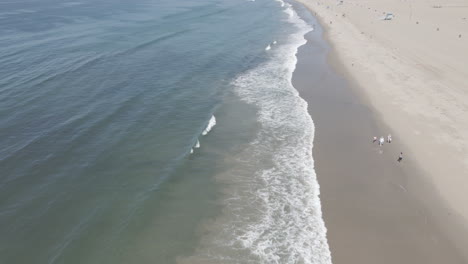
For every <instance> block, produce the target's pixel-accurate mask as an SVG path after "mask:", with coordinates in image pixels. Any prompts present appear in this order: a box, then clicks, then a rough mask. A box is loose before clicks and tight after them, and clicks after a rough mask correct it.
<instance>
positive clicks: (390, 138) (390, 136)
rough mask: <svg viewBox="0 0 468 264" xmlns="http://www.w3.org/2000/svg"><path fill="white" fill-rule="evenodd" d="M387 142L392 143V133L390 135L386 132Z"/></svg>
mask: <svg viewBox="0 0 468 264" xmlns="http://www.w3.org/2000/svg"><path fill="white" fill-rule="evenodd" d="M387 142H388V143H392V135H391V134H388V136H387Z"/></svg>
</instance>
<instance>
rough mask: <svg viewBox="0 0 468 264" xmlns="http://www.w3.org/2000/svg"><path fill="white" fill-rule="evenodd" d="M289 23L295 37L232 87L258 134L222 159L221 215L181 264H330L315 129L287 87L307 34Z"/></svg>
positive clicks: (292, 18)
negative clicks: (252, 112)
mask: <svg viewBox="0 0 468 264" xmlns="http://www.w3.org/2000/svg"><path fill="white" fill-rule="evenodd" d="M287 9H289V10H285V12H294V11H293V10H292V9H291V7H290V6H289V7H288V8H287ZM288 14H289V13H288ZM288 21H289V22H290V23H293V24H294V25H295V26H296V28H297V32H296V33H295V34H292V35H290V36H289V39H287V40H285V41H282V44H281V45H278V46H276V48H275V49H274V50H272V52H271V60H269V61H268V62H265V63H263V64H261V65H259V66H258V67H256V68H254V69H252V70H249V71H247V72H245V73H243V74H241V75H240V76H238V77H237V78H236V79H235V80H234V81H233V82H232V85H233V86H234V89H235V92H236V94H237V95H238V96H239V97H240V98H241V99H242V100H243V101H244V102H246V103H248V104H251V105H253V106H255V107H256V108H257V110H258V112H257V113H258V116H257V120H258V122H259V124H260V126H261V129H259V131H258V134H257V135H256V137H255V140H254V141H253V142H250V143H249V144H248V145H247V146H245V147H244V146H243V147H242V151H241V153H239V154H236V155H235V156H233V157H231V158H230V159H229V160H230V161H231V162H233V164H232V167H233V168H231V169H230V170H228V171H226V172H224V173H222V174H220V175H218V176H217V178H218V179H219V180H220V181H221V182H223V183H225V184H226V186H227V187H226V189H225V190H224V193H225V199H224V200H223V204H224V206H223V207H224V209H223V215H222V216H221V217H220V218H219V219H217V220H216V221H215V222H213V223H211V224H210V228H209V230H210V232H212V236H211V237H209V238H207V239H205V240H204V244H205V246H204V247H203V248H201V249H198V251H197V253H196V254H195V256H193V257H190V258H187V259H184V260H183V261H181V263H208V262H209V263H265V264H266V263H268V264H270V263H278V264H279V263H281V264H283V263H286V264H287V263H291V264H292V263H305V264H331V256H330V250H329V247H328V243H327V239H326V228H325V224H324V221H323V219H322V211H321V204H320V199H319V192H320V190H319V185H318V182H317V178H316V174H315V171H314V160H313V157H312V147H313V138H314V124H313V121H312V118H311V117H310V115H309V114H308V111H307V103H306V102H305V101H304V100H303V99H302V98H301V97H300V96H299V93H298V92H297V91H296V90H295V89H294V87H293V86H292V83H291V79H292V75H293V72H294V70H295V67H296V63H297V59H296V57H295V54H296V53H297V49H298V47H299V46H301V45H303V44H305V42H306V40H305V39H304V35H305V34H306V33H307V32H308V31H311V30H312V28H311V27H310V26H308V25H307V24H306V23H305V22H304V21H302V20H301V19H300V18H299V17H298V16H296V15H289V16H288ZM283 42H284V43H286V44H283Z"/></svg>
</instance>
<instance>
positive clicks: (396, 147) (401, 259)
mask: <svg viewBox="0 0 468 264" xmlns="http://www.w3.org/2000/svg"><path fill="white" fill-rule="evenodd" d="M298 2H304V1H298ZM302 4H303V3H302ZM305 7H307V9H308V10H309V11H310V12H311V14H314V11H313V10H312V9H311V8H310V7H308V6H307V5H305ZM315 17H316V18H317V19H318V20H319V22H318V24H320V25H323V24H324V23H323V21H320V17H319V16H317V15H315ZM317 35H320V36H317ZM322 35H323V36H322ZM319 38H323V39H325V41H323V40H322V42H326V45H325V46H323V43H320V40H319ZM307 40H308V43H307V44H306V45H304V46H303V47H301V48H300V49H299V52H298V55H297V56H298V64H297V67H296V71H295V72H294V76H293V85H294V86H295V87H296V89H297V90H298V91H299V93H300V95H301V97H302V98H304V100H306V101H307V102H308V104H309V113H310V115H311V116H312V118H313V120H314V123H315V124H316V135H315V142H314V150H313V155H314V159H315V164H316V166H315V167H316V172H317V177H318V181H319V183H320V186H321V202H322V210H323V214H324V218H325V224H326V226H327V229H328V230H329V232H328V240H329V245H330V250H331V252H332V260H333V262H334V263H422V262H424V263H440V262H446V263H465V259H464V256H462V254H463V252H460V250H457V249H456V248H457V243H459V242H460V241H463V239H461V240H460V239H458V240H457V239H456V238H454V235H455V234H454V232H456V231H457V230H458V229H457V228H454V227H453V226H451V225H447V224H446V225H445V226H444V225H442V224H441V222H440V220H441V219H442V218H443V217H442V216H444V215H445V216H446V217H447V215H448V216H451V214H450V211H449V213H448V214H447V211H448V209H447V208H446V205H445V203H444V201H443V199H441V198H440V197H438V195H437V192H436V191H434V187H433V186H432V184H431V182H429V181H428V180H427V179H425V177H424V176H425V175H424V173H425V172H424V171H423V170H421V169H420V167H419V166H418V165H419V164H418V162H417V161H415V159H414V158H412V157H411V156H413V155H411V154H412V149H411V148H410V147H409V146H407V144H405V143H406V142H401V141H400V140H398V139H399V138H400V136H399V133H397V132H398V131H397V130H396V131H395V129H391V128H390V127H389V126H388V124H387V123H386V122H385V121H386V120H385V119H383V118H381V113H379V111H378V110H377V109H375V105H374V104H372V99H371V97H370V96H369V95H368V94H366V93H365V91H363V89H362V88H361V87H360V85H359V82H358V81H357V80H356V79H355V78H353V75H352V73H350V72H349V71H348V70H347V69H346V67H345V66H344V65H343V64H344V63H343V60H342V59H341V58H340V57H339V55H337V54H336V48H337V47H336V46H335V45H334V43H333V41H332V39H331V36H330V35H329V31H328V28H327V26H325V29H323V32H322V29H320V30H318V31H314V32H311V33H308V35H307ZM321 45H322V46H321ZM318 49H321V50H320V51H319V50H318ZM320 52H326V54H327V55H323V56H324V58H322V59H321V60H323V61H322V63H328V64H329V66H330V67H329V69H328V71H327V72H321V73H313V72H308V71H307V69H310V68H314V69H315V68H317V67H311V65H312V64H314V63H319V62H316V60H317V58H316V56H317V54H319V53H320ZM314 56H315V57H314ZM314 61H315V62H314ZM389 131H390V132H391V134H392V136H393V138H394V142H393V143H392V144H385V145H384V146H383V148H379V147H377V145H376V144H371V143H370V141H371V139H372V136H381V135H382V136H386V135H387V134H388V132H389ZM395 138H396V139H397V140H395ZM335 139H336V140H335ZM349 140H350V141H351V142H348V141H349ZM400 151H403V152H404V153H405V154H408V155H407V156H406V155H405V157H404V161H403V163H402V164H399V163H397V162H396V158H397V157H398V153H399V152H400ZM421 199H425V202H424V201H421ZM428 205H431V207H428ZM453 218H454V217H452V219H451V221H452V223H454V224H456V225H455V226H458V227H460V226H461V225H462V223H455V221H454V219H453ZM455 220H456V219H455ZM458 247H460V244H458Z"/></svg>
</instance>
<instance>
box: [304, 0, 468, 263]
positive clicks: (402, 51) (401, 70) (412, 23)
mask: <svg viewBox="0 0 468 264" xmlns="http://www.w3.org/2000/svg"><path fill="white" fill-rule="evenodd" d="M299 2H301V3H303V4H304V5H306V6H307V7H308V8H309V9H310V10H311V11H312V12H313V13H314V14H315V15H316V16H317V17H318V18H319V19H320V20H321V22H322V24H323V25H324V26H325V28H326V37H327V38H328V40H329V41H330V43H331V44H332V46H333V48H334V50H333V53H334V55H335V56H336V57H337V60H338V61H339V64H340V67H342V69H343V72H344V74H345V75H347V77H348V79H350V80H351V81H352V82H354V83H355V84H356V85H355V86H357V87H359V88H358V89H357V90H358V92H360V93H361V94H362V95H363V96H364V98H365V100H366V101H368V104H369V105H370V106H371V107H372V108H373V110H375V112H376V113H377V114H378V118H379V119H380V120H381V121H383V122H384V123H385V124H386V125H388V126H389V128H390V129H391V130H392V131H393V133H392V135H393V139H394V141H398V142H400V143H401V144H403V145H404V148H405V151H406V152H405V155H406V157H410V158H411V160H412V161H414V162H416V163H417V165H418V166H419V167H420V168H421V169H422V171H423V173H422V178H424V179H425V180H428V182H429V183H430V184H431V185H432V187H431V190H433V191H434V192H435V193H436V195H437V196H440V197H441V198H442V200H443V202H444V203H445V205H446V206H447V210H444V211H440V210H435V211H434V217H435V218H436V219H437V220H438V221H439V222H440V223H442V226H445V227H446V229H447V230H446V231H447V232H449V233H450V236H451V237H453V239H454V241H455V243H456V245H457V247H459V249H461V250H463V248H466V245H468V244H467V240H468V238H467V236H466V230H467V226H468V224H467V223H468V206H466V204H467V202H468V194H467V188H468V187H467V186H468V1H466V0H464V1H453V0H449V1H420V0H417V1H401V0H379V1H375V0H372V1H363V0H355V1H346V0H345V1H342V3H340V1H322V0H321V1H317V0H299ZM386 13H392V14H393V15H394V18H393V19H392V20H383V19H382V18H383V17H384V16H385V14H386ZM376 136H379V135H376ZM417 198H418V199H420V200H422V201H423V202H426V205H427V206H428V207H430V206H431V205H430V203H431V202H432V199H426V197H425V196H423V195H420V196H419V197H417ZM449 223H450V224H449ZM452 224H454V225H455V224H456V225H457V227H456V228H455V227H454V226H453V225H452ZM449 226H451V227H449ZM465 254H467V253H466V252H465Z"/></svg>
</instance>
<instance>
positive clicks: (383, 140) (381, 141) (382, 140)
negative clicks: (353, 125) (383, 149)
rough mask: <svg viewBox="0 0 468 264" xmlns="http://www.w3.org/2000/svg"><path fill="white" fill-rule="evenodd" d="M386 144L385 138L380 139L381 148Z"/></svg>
mask: <svg viewBox="0 0 468 264" xmlns="http://www.w3.org/2000/svg"><path fill="white" fill-rule="evenodd" d="M384 142H385V139H384V138H383V137H380V140H379V146H383V143H384Z"/></svg>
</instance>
